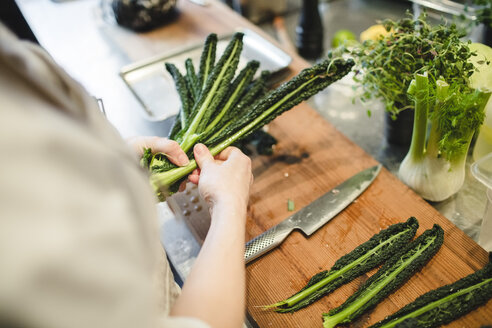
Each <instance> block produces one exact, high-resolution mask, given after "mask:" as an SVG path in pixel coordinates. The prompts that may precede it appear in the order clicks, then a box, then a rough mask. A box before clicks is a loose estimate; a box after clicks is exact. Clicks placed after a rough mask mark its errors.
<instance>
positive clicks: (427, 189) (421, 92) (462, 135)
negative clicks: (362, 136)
mask: <svg viewBox="0 0 492 328" xmlns="http://www.w3.org/2000/svg"><path fill="white" fill-rule="evenodd" d="M431 81H433V77H432V76H428V74H427V72H425V73H423V74H416V75H415V79H414V80H413V81H412V82H411V84H410V87H409V88H408V94H409V96H410V97H411V98H412V99H413V100H414V102H415V112H414V115H415V119H414V125H413V131H412V142H411V144H410V149H409V151H408V154H407V155H406V156H405V159H404V160H403V161H402V163H401V165H400V169H399V172H398V174H399V178H400V180H402V181H403V182H404V183H405V184H406V185H408V186H409V187H410V188H412V189H413V190H414V191H415V192H416V193H418V194H419V195H420V196H421V197H422V198H424V199H427V200H429V201H433V202H439V201H442V200H445V199H446V198H448V197H450V196H452V195H453V194H455V193H456V192H457V191H458V190H459V189H460V188H461V186H462V185H463V182H464V179H465V163H466V156H467V154H468V149H469V147H470V143H471V140H472V137H473V134H474V133H475V131H476V130H477V128H478V127H479V126H480V125H481V124H482V122H483V120H484V116H485V114H484V108H485V105H486V103H487V101H488V99H489V97H490V93H491V92H490V90H474V89H471V88H470V87H468V86H463V85H461V84H459V83H458V84H457V83H454V84H452V85H449V84H448V83H446V82H445V81H443V80H442V79H439V80H437V81H435V82H431ZM429 124H430V129H429ZM428 131H430V132H429V133H428Z"/></svg>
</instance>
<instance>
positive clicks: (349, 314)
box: [323, 224, 444, 328]
mask: <svg viewBox="0 0 492 328" xmlns="http://www.w3.org/2000/svg"><path fill="white" fill-rule="evenodd" d="M443 241H444V231H443V230H442V228H441V227H440V226H439V225H437V224H435V225H434V227H433V228H432V229H429V230H427V231H425V232H424V233H423V234H422V235H420V236H419V237H418V238H417V239H415V240H414V241H413V242H411V243H410V244H408V245H407V246H406V247H405V248H403V249H402V250H401V251H400V252H398V253H397V254H395V255H393V256H392V257H391V258H390V259H389V260H388V261H387V262H386V263H385V264H384V265H383V267H382V268H381V269H379V271H378V272H377V273H376V274H374V275H373V276H372V277H371V278H369V279H368V280H367V281H366V282H365V283H364V284H363V285H362V286H361V287H360V288H359V289H358V290H357V291H356V292H355V293H354V294H353V295H352V296H350V297H349V298H348V299H347V300H346V301H345V303H343V304H342V305H340V306H339V307H337V308H335V309H333V310H331V311H330V312H329V313H325V314H323V327H324V328H331V327H335V326H337V325H339V324H348V323H350V322H352V321H353V320H355V319H356V318H357V317H359V316H360V315H362V314H363V313H364V312H366V311H368V310H369V309H371V308H373V307H375V306H376V305H377V304H378V303H380V302H381V301H382V300H383V299H384V298H385V297H387V296H388V295H389V294H391V293H392V292H393V291H394V290H396V289H397V288H398V287H400V286H401V285H403V284H404V283H405V282H406V281H407V280H408V279H410V277H411V276H412V275H413V274H414V273H415V272H417V271H418V270H420V269H421V268H422V267H423V266H424V265H425V264H426V263H427V262H428V261H429V260H430V259H431V258H432V257H433V256H434V255H435V254H436V253H437V251H438V250H439V249H440V248H441V245H442V243H443Z"/></svg>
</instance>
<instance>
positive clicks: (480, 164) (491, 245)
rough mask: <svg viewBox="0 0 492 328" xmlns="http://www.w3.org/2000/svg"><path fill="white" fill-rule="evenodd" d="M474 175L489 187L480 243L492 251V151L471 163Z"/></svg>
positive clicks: (479, 238)
mask: <svg viewBox="0 0 492 328" xmlns="http://www.w3.org/2000/svg"><path fill="white" fill-rule="evenodd" d="M471 171H472V174H473V176H474V177H475V178H476V179H477V180H478V181H480V182H482V183H483V184H484V185H485V187H487V191H486V193H487V204H486V205H485V212H484V215H483V220H482V227H481V229H480V235H479V237H478V243H479V244H480V246H482V247H483V248H484V249H485V250H486V251H488V252H491V251H492V153H489V154H488V155H486V156H484V157H482V158H481V159H479V160H478V161H476V162H475V163H473V164H472V165H471Z"/></svg>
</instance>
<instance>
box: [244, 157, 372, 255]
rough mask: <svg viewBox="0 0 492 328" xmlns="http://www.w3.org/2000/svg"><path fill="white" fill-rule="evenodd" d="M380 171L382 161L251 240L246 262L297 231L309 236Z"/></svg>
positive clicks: (364, 187)
mask: <svg viewBox="0 0 492 328" xmlns="http://www.w3.org/2000/svg"><path fill="white" fill-rule="evenodd" d="M379 171H381V164H379V165H375V166H373V167H370V168H368V169H365V170H363V171H361V172H359V173H357V174H355V175H354V176H352V177H350V178H348V179H347V180H345V181H344V182H342V183H341V184H339V185H338V186H336V187H335V188H333V189H332V190H330V191H328V192H327V193H326V194H324V195H323V196H321V197H320V198H318V199H316V200H315V201H313V202H312V203H310V204H309V205H307V206H306V207H304V208H302V209H301V210H299V211H298V212H296V213H294V214H293V215H291V216H289V217H288V218H286V219H284V220H283V221H282V222H280V223H279V224H277V225H275V226H273V227H272V228H270V229H268V230H267V231H265V232H264V233H262V234H261V235H259V236H257V237H255V238H253V239H252V240H250V241H249V242H248V243H247V244H246V251H245V253H244V259H245V261H246V263H248V262H250V261H252V260H254V259H256V258H258V257H259V256H261V255H263V254H265V253H267V252H268V251H270V250H272V249H273V248H275V247H277V246H278V245H280V244H281V243H282V242H283V241H284V240H285V238H287V236H288V235H289V234H290V233H291V232H292V231H293V230H296V229H298V230H301V231H302V232H304V234H306V236H310V235H311V234H312V233H313V232H315V231H316V230H318V229H319V228H321V227H322V226H323V225H324V224H326V223H327V222H328V221H330V220H331V219H333V218H334V217H335V216H336V215H337V214H338V213H340V212H341V211H342V210H343V209H345V208H346V207H347V206H348V205H350V203H352V202H353V201H354V200H356V199H357V197H359V195H360V194H362V193H363V192H364V191H365V190H366V189H367V187H369V186H370V185H371V183H372V182H373V181H374V179H376V177H377V175H378V174H379Z"/></svg>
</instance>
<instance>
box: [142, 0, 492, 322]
mask: <svg viewBox="0 0 492 328" xmlns="http://www.w3.org/2000/svg"><path fill="white" fill-rule="evenodd" d="M211 3H212V4H211V5H210V6H208V7H198V6H195V5H193V4H190V3H189V2H187V1H180V2H179V6H180V10H181V15H180V18H179V20H178V21H177V22H176V23H175V24H173V25H170V26H168V27H166V28H165V29H162V30H157V31H155V32H152V33H150V34H149V37H155V38H163V39H164V38H165V40H166V43H167V42H169V44H172V45H178V44H180V43H182V42H183V40H184V39H186V40H187V42H188V40H192V41H193V42H196V41H199V40H203V39H204V38H205V37H206V36H207V35H208V34H209V33H211V32H215V33H218V34H221V33H228V32H230V31H231V30H232V29H234V28H237V27H248V28H250V29H252V30H254V31H255V32H257V33H259V34H260V35H262V36H264V37H265V38H267V39H269V40H271V41H272V42H273V43H275V41H274V40H272V39H271V38H270V37H269V36H268V35H265V33H263V32H262V31H261V30H260V29H259V28H257V27H256V26H254V25H252V24H250V23H249V22H248V21H246V20H245V19H244V18H242V17H240V16H239V15H237V14H236V13H234V12H232V11H231V10H230V9H229V8H227V7H225V6H224V5H222V4H221V3H216V2H211ZM285 50H286V51H288V52H289V50H288V49H285ZM289 54H290V55H291V56H292V58H293V61H292V63H291V64H290V67H289V69H290V71H291V75H294V74H295V73H297V72H299V71H300V70H301V69H303V68H305V67H307V66H308V63H307V62H306V61H304V60H303V59H302V58H300V57H299V56H297V55H296V54H295V53H292V52H289ZM269 132H270V133H271V134H272V135H273V136H275V137H276V138H277V139H278V140H279V143H278V145H277V146H276V148H275V153H274V155H273V156H270V157H267V156H258V157H255V158H253V174H254V177H255V182H254V184H253V187H252V193H251V198H250V204H249V209H248V220H247V227H246V231H247V235H246V236H245V240H249V239H251V238H253V237H255V236H257V235H259V234H261V233H262V232H264V231H265V230H267V229H269V228H270V227H272V226H274V225H275V224H277V223H279V222H280V221H282V220H283V219H284V218H286V217H288V216H289V215H291V214H293V212H288V210H287V201H288V200H289V199H290V200H293V201H294V203H295V210H299V209H301V208H302V207H304V206H306V205H308V204H309V203H310V202H312V201H313V200H315V199H316V198H318V197H319V196H321V195H322V194H324V193H325V192H327V191H328V190H330V189H332V188H333V187H335V186H336V185H338V184H339V183H341V182H342V181H343V180H345V179H347V178H349V177H350V176H352V175H353V174H355V173H357V172H359V171H360V170H363V169H365V168H368V167H370V166H372V165H375V164H377V162H376V161H375V160H374V159H373V158H372V157H370V156H369V155H368V154H367V153H365V152H364V151H363V150H362V149H361V148H359V147H358V146H357V145H355V144H353V143H352V142H351V141H350V140H349V139H347V138H346V137H345V136H344V135H342V134H341V133H340V132H339V131H337V130H336V128H335V127H334V126H333V125H331V124H330V123H329V122H327V121H325V120H324V119H323V118H322V117H321V116H320V115H319V114H318V113H317V112H316V111H315V110H313V109H312V108H310V107H309V106H308V105H307V104H305V103H303V104H300V105H298V106H297V107H296V108H294V109H293V110H291V111H289V112H287V113H285V114H283V115H282V116H280V117H279V118H277V119H276V120H274V121H273V122H272V123H271V124H270V125H269ZM410 216H415V217H416V218H417V219H418V220H419V222H420V228H419V230H418V232H417V234H418V235H419V234H420V233H422V232H423V231H424V230H425V229H429V228H431V227H432V226H433V224H435V223H437V224H439V225H441V226H442V227H443V229H444V231H445V242H444V245H443V247H442V248H441V250H440V251H439V252H438V254H437V255H436V256H435V257H434V258H433V259H432V260H431V261H430V262H429V263H428V264H427V265H426V266H425V267H424V269H423V270H422V271H421V272H419V273H417V274H416V275H415V276H414V277H412V278H411V279H410V281H408V282H407V283H406V284H405V285H403V286H402V287H401V288H399V289H398V290H397V291H396V292H395V293H393V294H392V295H390V296H389V297H388V298H387V299H386V300H384V301H383V302H382V303H380V304H379V305H378V306H377V307H376V308H375V309H374V310H373V311H371V312H370V313H368V314H367V315H364V316H363V317H362V318H360V319H359V320H357V321H356V322H355V323H354V324H353V325H352V326H354V327H366V326H368V325H370V324H372V323H375V322H376V321H378V320H381V319H383V318H384V317H385V316H387V315H389V314H391V313H393V312H394V311H396V310H398V309H399V308H401V307H402V306H404V305H405V304H407V303H408V302H411V301H413V300H414V299H415V298H416V297H417V296H419V295H421V294H423V293H425V292H427V291H429V290H431V289H434V288H437V287H439V286H442V285H444V284H448V283H452V282H454V281H456V280H458V279H460V278H462V277H464V276H466V275H468V274H470V273H472V272H473V271H475V270H477V269H479V268H481V267H482V266H483V265H485V264H486V263H487V260H488V256H487V253H486V251H485V250H484V249H483V248H481V247H480V246H479V245H477V244H476V243H475V242H474V241H473V240H472V239H470V238H469V237H468V236H466V235H465V234H464V233H463V232H462V231H461V230H460V229H458V228H457V227H456V226H454V225H453V224H452V223H451V222H450V221H449V220H447V219H446V218H445V217H443V216H442V215H441V214H439V212H437V211H436V210H435V209H434V208H433V207H432V206H430V205H429V204H428V203H427V202H425V201H424V200H423V199H422V198H420V197H419V196H418V195H416V194H415V193H414V192H413V191H412V190H410V189H409V188H408V187H406V186H405V185H404V184H403V183H402V182H400V181H399V180H398V179H397V178H396V177H395V176H393V175H392V174H391V173H390V172H389V171H387V170H386V169H384V168H383V170H382V171H381V173H380V175H379V176H378V177H377V179H376V180H375V181H374V183H373V184H372V185H371V186H370V187H369V188H368V190H366V191H365V192H364V193H363V194H362V195H361V196H360V197H359V199H358V200H357V201H356V202H354V203H353V204H352V205H351V206H349V207H348V208H347V209H345V210H344V211H343V212H342V213H340V214H339V215H338V216H337V217H336V218H335V219H333V220H332V221H330V222H329V223H328V224H326V225H325V226H324V227H322V228H321V229H319V230H318V231H317V232H316V233H314V234H313V235H311V236H310V237H309V238H306V237H305V236H304V235H303V234H302V233H300V232H293V233H292V234H291V235H290V236H289V237H288V238H287V240H286V241H285V242H284V243H283V244H282V245H281V246H280V247H278V248H276V249H275V250H273V251H271V252H270V253H268V254H266V255H264V256H262V257H261V258H259V259H257V260H256V261H254V262H252V263H250V264H249V265H248V266H247V310H248V313H249V315H250V316H251V317H252V318H253V319H254V320H255V321H256V323H257V324H258V326H259V327H282V328H287V327H321V324H322V319H321V314H322V313H323V312H328V311H329V310H330V309H332V308H333V307H336V306H338V305H340V304H341V303H342V302H343V301H344V300H345V299H346V298H347V297H348V296H350V295H351V294H352V293H353V292H354V291H355V290H356V289H357V287H358V286H359V285H360V284H361V283H363V282H364V281H365V280H366V279H367V278H368V277H369V276H370V275H372V274H373V273H374V272H375V270H373V271H372V272H370V273H369V274H368V275H363V276H361V277H359V278H357V279H355V280H354V281H352V282H351V283H349V284H347V285H345V286H342V287H341V288H339V289H338V290H337V291H335V292H334V293H332V294H331V295H329V296H327V297H324V298H323V299H321V300H320V301H318V302H316V303H315V304H313V305H311V306H309V307H307V308H305V309H303V310H301V311H299V312H296V313H294V314H278V313H275V312H273V311H264V310H262V309H261V307H260V306H261V305H266V304H271V303H274V302H276V301H279V300H282V299H284V298H286V297H288V296H290V295H292V294H293V293H294V292H296V291H297V290H299V289H300V288H301V287H303V286H304V285H305V283H306V282H307V280H308V279H309V278H310V277H311V276H312V275H314V274H316V273H317V272H319V271H321V270H325V269H328V268H330V267H331V266H332V265H333V264H334V262H335V261H336V260H337V259H338V258H339V257H340V256H342V255H344V254H346V253H347V252H349V251H351V250H352V249H354V248H355V247H356V246H357V245H359V244H361V243H363V242H365V241H366V240H368V239H369V238H370V237H371V236H372V235H374V234H375V233H377V232H379V231H380V230H381V229H384V228H386V227H388V226H389V225H391V224H393V223H397V222H401V221H405V220H406V219H408V218H409V217H410ZM204 222H205V223H206V222H207V220H198V221H197V223H195V227H193V224H194V223H193V222H192V223H191V228H192V229H193V228H194V229H195V230H196V231H198V234H199V235H200V234H204V233H205V231H206V227H203V224H204ZM204 228H205V229H204ZM201 237H202V238H203V237H204V236H201ZM486 324H492V302H489V303H487V304H486V305H485V306H483V307H481V308H480V309H478V310H476V311H474V312H472V313H470V314H469V315H467V316H465V317H463V318H462V319H460V320H457V321H455V322H453V323H451V324H450V325H448V326H449V327H480V326H481V325H486Z"/></svg>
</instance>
